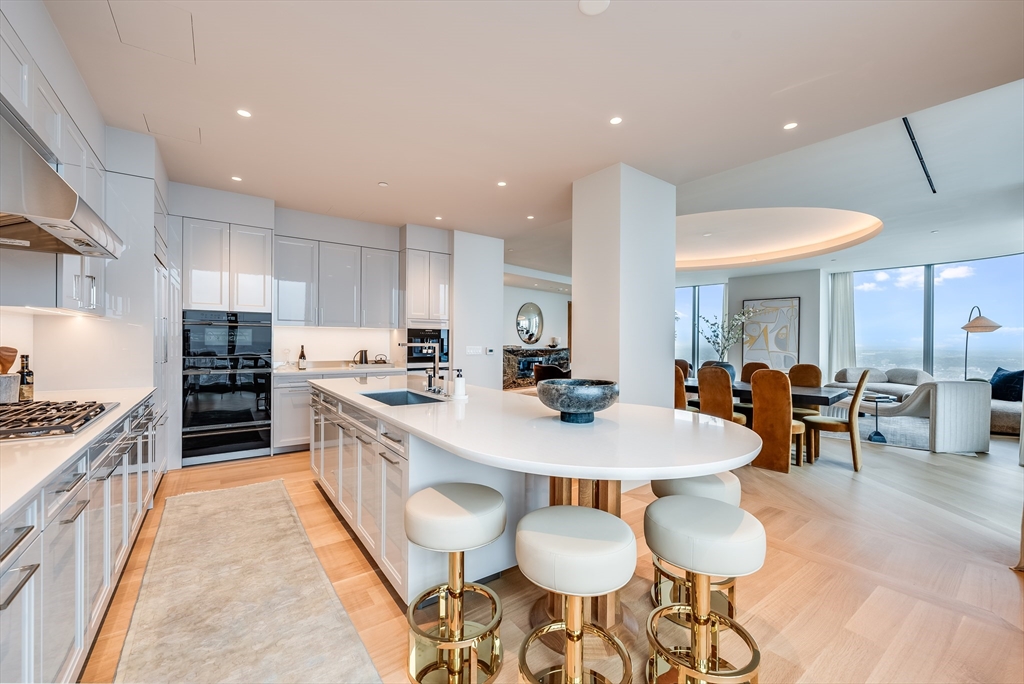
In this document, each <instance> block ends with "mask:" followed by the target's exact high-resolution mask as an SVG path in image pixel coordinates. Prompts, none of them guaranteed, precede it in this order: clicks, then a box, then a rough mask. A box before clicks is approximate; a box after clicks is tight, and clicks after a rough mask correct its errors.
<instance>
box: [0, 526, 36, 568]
mask: <svg viewBox="0 0 1024 684" xmlns="http://www.w3.org/2000/svg"><path fill="white" fill-rule="evenodd" d="M34 529H36V526H35V525H25V526H24V527H16V528H14V530H12V531H13V532H14V533H15V534H16V535H17V536H15V537H14V540H13V541H12V542H11V543H10V544H8V545H7V548H6V549H4V550H3V551H2V552H0V563H3V562H4V561H5V560H7V557H8V556H9V555H11V551H14V549H15V548H17V546H18V544H20V543H21V541H22V540H23V539H24V538H25V537H27V536H28V535H30V534H31V533H32V530H34Z"/></svg>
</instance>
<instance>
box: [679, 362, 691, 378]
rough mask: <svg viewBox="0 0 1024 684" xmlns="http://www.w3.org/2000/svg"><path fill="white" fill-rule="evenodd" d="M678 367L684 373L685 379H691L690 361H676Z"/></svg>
mask: <svg viewBox="0 0 1024 684" xmlns="http://www.w3.org/2000/svg"><path fill="white" fill-rule="evenodd" d="M676 366H678V367H679V370H681V371H683V377H684V378H688V377H690V362H689V361H687V360H686V359H676Z"/></svg>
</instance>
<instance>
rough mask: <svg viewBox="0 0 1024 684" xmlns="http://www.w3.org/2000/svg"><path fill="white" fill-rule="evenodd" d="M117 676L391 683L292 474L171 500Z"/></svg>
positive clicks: (163, 679)
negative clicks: (290, 487)
mask: <svg viewBox="0 0 1024 684" xmlns="http://www.w3.org/2000/svg"><path fill="white" fill-rule="evenodd" d="M114 681H116V682H359V683H362V682H366V683H368V684H369V683H373V682H380V677H379V675H378V674H377V671H376V669H374V667H373V663H372V661H371V660H370V656H369V654H368V653H367V652H366V648H365V647H364V646H363V642H362V641H360V639H359V635H358V634H357V632H356V629H355V627H354V626H353V625H352V621H351V620H349V617H348V614H347V613H346V612H345V609H344V608H343V607H342V605H341V601H340V600H339V599H338V596H337V594H336V593H335V592H334V587H333V586H331V583H330V581H329V580H328V579H327V575H326V574H325V573H324V570H323V567H322V566H321V565H320V561H319V560H318V559H317V557H316V553H315V552H314V551H313V546H312V545H311V544H310V543H309V538H308V537H306V532H305V530H304V529H303V528H302V523H301V522H300V521H299V516H298V514H297V513H296V512H295V507H294V506H293V505H292V501H291V498H290V497H289V496H288V491H287V490H286V489H285V486H284V482H283V481H281V480H275V481H273V482H264V483H260V484H254V485H248V486H245V487H236V488H233V489H224V490H218V491H211V492H196V493H192V494H184V495H181V496H175V497H172V498H169V499H167V502H166V505H165V508H164V513H163V516H162V518H161V520H160V528H159V529H158V530H157V534H156V540H155V541H154V544H153V550H152V553H151V554H150V557H149V563H148V565H147V567H146V573H145V575H144V576H143V579H142V589H141V591H140V593H139V600H138V602H137V603H136V605H135V612H134V614H133V615H132V622H131V626H130V627H129V629H128V635H127V637H126V639H125V643H124V649H123V650H122V651H121V660H120V662H119V663H118V666H117V676H116V677H115V679H114Z"/></svg>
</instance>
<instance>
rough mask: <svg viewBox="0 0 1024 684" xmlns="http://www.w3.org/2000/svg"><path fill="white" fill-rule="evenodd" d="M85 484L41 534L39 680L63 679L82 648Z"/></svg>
mask: <svg viewBox="0 0 1024 684" xmlns="http://www.w3.org/2000/svg"><path fill="white" fill-rule="evenodd" d="M88 506H89V499H88V488H87V487H85V486H81V487H79V488H78V493H77V495H75V496H74V497H72V498H71V499H70V500H69V501H68V503H67V504H66V505H65V506H64V507H63V508H62V509H61V510H60V512H59V513H57V516H56V517H55V518H54V519H53V520H51V521H50V523H49V524H48V525H47V526H46V528H45V529H44V530H43V532H42V541H43V559H42V570H41V572H42V574H43V579H42V586H43V602H42V620H43V628H44V630H45V633H44V635H43V637H44V638H43V644H42V646H43V652H42V671H41V674H42V677H41V681H44V682H60V681H65V680H66V679H67V678H68V676H69V674H70V673H69V672H67V671H66V670H67V668H69V667H70V666H71V665H72V663H73V662H74V661H75V659H76V657H77V655H78V650H79V649H81V648H84V644H83V643H82V642H83V635H82V632H81V629H80V625H82V624H83V623H84V619H83V618H84V612H85V611H84V603H85V602H84V601H83V595H84V586H83V584H84V583H83V582H82V579H83V575H84V574H85V567H84V561H85V551H86V535H87V529H86V526H85V523H86V520H87V519H88V516H87V515H86V514H85V513H86V509H87V508H88Z"/></svg>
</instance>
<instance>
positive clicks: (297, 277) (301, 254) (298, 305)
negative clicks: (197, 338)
mask: <svg viewBox="0 0 1024 684" xmlns="http://www.w3.org/2000/svg"><path fill="white" fill-rule="evenodd" d="M319 267H320V243H318V242H317V241H316V240H303V239H301V238H292V237H283V236H279V237H275V238H274V325H307V326H313V325H316V324H317V314H318V313H319V309H318V303H317V302H318V300H317V285H318V272H319ZM307 441H308V440H307Z"/></svg>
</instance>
